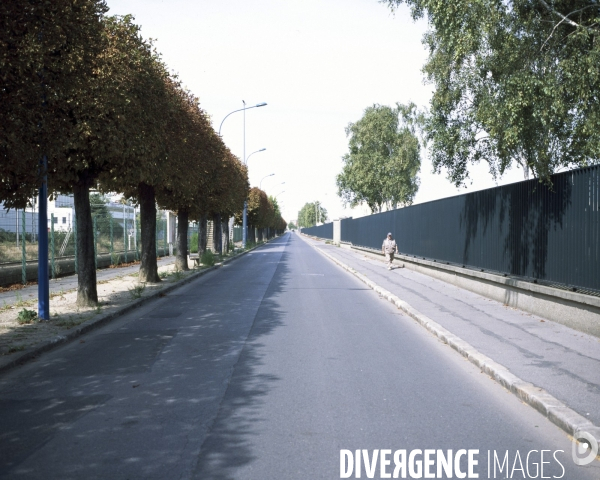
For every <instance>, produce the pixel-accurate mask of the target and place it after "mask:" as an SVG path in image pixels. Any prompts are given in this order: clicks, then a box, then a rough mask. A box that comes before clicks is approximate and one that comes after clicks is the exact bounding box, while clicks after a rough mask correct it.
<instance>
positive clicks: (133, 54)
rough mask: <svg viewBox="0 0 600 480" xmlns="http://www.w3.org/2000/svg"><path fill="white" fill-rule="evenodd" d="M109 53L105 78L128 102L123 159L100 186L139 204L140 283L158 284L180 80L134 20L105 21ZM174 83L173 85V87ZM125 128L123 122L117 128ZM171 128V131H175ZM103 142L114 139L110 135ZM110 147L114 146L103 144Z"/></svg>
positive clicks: (121, 137) (121, 113)
mask: <svg viewBox="0 0 600 480" xmlns="http://www.w3.org/2000/svg"><path fill="white" fill-rule="evenodd" d="M105 23H106V26H107V33H108V35H109V40H110V48H109V49H108V50H107V52H106V55H105V56H106V57H107V60H108V61H107V65H106V69H107V76H108V77H109V80H110V82H111V83H112V84H113V85H114V86H113V90H114V91H113V94H114V92H118V95H115V96H116V97H118V98H119V99H122V100H125V103H124V104H123V105H119V108H120V109H119V110H116V111H114V115H115V116H116V117H117V119H118V120H119V121H121V120H122V119H124V120H126V121H124V122H123V123H124V124H123V125H122V129H121V130H120V131H119V132H118V135H116V134H114V136H116V138H117V140H118V143H119V144H120V146H121V152H120V155H117V156H113V157H110V158H111V162H110V165H109V166H108V168H105V169H103V170H102V172H101V175H100V177H99V181H100V183H101V185H102V188H103V189H104V190H112V191H120V192H123V193H124V194H125V195H126V196H127V197H131V198H134V199H135V200H136V201H137V202H138V203H139V205H140V227H141V228H140V230H141V259H140V270H139V281H140V282H160V281H161V279H160V277H159V276H158V267H157V263H156V190H155V188H156V187H157V186H159V185H160V186H164V185H167V186H169V185H171V184H172V182H173V181H174V178H176V175H175V174H173V173H172V170H171V169H170V167H171V166H175V165H174V163H173V165H170V162H169V146H170V144H169V133H170V129H169V128H165V119H169V118H172V116H173V111H174V109H175V110H176V109H177V107H178V105H179V99H178V98H177V95H176V94H174V91H176V89H177V81H176V80H175V79H172V78H171V77H170V76H169V73H168V70H167V67H166V66H165V65H164V63H163V62H162V61H161V60H160V57H159V55H158V53H157V52H156V51H155V50H154V49H153V46H152V43H151V42H149V41H146V40H144V39H143V38H142V37H141V35H140V28H139V27H138V26H137V25H135V24H134V23H133V18H132V17H131V16H125V17H109V18H107V19H106V20H105ZM174 84H175V85H174ZM118 125H121V122H119V123H118ZM171 128H172V127H171ZM105 138H110V135H107V136H106V137H105ZM105 143H111V142H105Z"/></svg>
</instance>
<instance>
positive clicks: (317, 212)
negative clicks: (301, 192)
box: [298, 202, 327, 228]
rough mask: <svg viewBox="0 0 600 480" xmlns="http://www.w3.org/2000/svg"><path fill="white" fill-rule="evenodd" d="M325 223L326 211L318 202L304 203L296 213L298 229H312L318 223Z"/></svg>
mask: <svg viewBox="0 0 600 480" xmlns="http://www.w3.org/2000/svg"><path fill="white" fill-rule="evenodd" d="M326 221H327V210H326V209H325V208H323V207H322V206H321V203H320V202H312V203H305V204H304V206H303V207H302V208H301V209H300V211H299V212H298V227H301V228H308V227H313V226H315V225H316V224H317V222H318V223H325V222H326Z"/></svg>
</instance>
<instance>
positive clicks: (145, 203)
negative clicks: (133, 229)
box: [138, 183, 161, 283]
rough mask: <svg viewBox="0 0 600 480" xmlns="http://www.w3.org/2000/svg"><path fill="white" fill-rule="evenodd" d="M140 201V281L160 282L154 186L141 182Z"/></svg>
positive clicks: (139, 189)
mask: <svg viewBox="0 0 600 480" xmlns="http://www.w3.org/2000/svg"><path fill="white" fill-rule="evenodd" d="M138 197H139V201H140V223H141V230H142V258H141V262H140V275H139V281H140V282H141V283H145V282H153V283H157V282H160V281H161V280H160V277H159V276H158V266H157V264H156V199H155V195H154V187H151V186H150V185H146V184H145V183H140V184H139V185H138Z"/></svg>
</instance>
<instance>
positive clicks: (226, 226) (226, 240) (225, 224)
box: [221, 217, 229, 253]
mask: <svg viewBox="0 0 600 480" xmlns="http://www.w3.org/2000/svg"><path fill="white" fill-rule="evenodd" d="M221 230H222V232H223V241H222V243H221V244H222V245H223V251H224V252H225V253H229V218H227V217H225V219H224V220H223V222H222V223H221Z"/></svg>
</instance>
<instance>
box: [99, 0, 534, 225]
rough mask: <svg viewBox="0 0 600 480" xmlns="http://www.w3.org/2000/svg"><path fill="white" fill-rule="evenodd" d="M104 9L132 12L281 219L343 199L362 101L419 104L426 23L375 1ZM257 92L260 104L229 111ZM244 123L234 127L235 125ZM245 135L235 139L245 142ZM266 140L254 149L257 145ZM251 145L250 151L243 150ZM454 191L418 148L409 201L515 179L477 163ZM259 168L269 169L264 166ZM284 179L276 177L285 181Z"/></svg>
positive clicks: (173, 2)
mask: <svg viewBox="0 0 600 480" xmlns="http://www.w3.org/2000/svg"><path fill="white" fill-rule="evenodd" d="M107 4H108V6H109V8H110V11H109V12H108V14H109V15H125V14H132V15H133V16H134V17H135V22H136V23H137V24H138V25H140V26H141V28H142V35H143V36H144V37H145V38H152V39H155V45H156V47H157V49H158V51H159V52H161V54H162V57H163V60H164V62H165V63H166V64H167V66H168V67H169V69H170V70H172V71H173V72H175V73H176V74H178V75H179V77H180V79H181V80H182V82H183V84H184V85H185V86H186V87H187V88H189V89H190V90H191V91H192V92H193V93H194V94H195V95H196V96H197V97H199V99H200V105H201V107H202V108H203V109H204V110H205V111H206V112H207V113H208V114H209V115H210V117H211V119H212V122H213V127H214V128H215V130H217V131H218V130H219V127H220V126H221V122H223V123H222V127H221V135H222V137H223V140H224V141H225V143H226V145H227V146H228V147H229V149H230V150H231V151H232V152H233V153H234V154H235V155H237V156H238V157H239V158H240V159H243V158H244V155H245V157H246V159H247V160H248V167H249V177H250V184H251V186H260V187H261V188H262V189H263V190H265V191H266V192H267V194H269V195H274V196H277V201H278V203H279V204H280V206H281V210H282V214H283V217H284V218H285V219H286V220H287V221H290V220H293V219H296V218H297V215H298V211H299V210H300V209H301V208H302V206H303V205H304V204H305V203H306V202H314V201H319V202H321V204H322V205H323V206H324V207H325V208H326V209H327V211H328V213H329V218H330V219H334V218H339V217H341V216H354V217H357V216H359V215H360V213H359V212H358V211H352V210H350V209H349V208H344V206H343V204H342V202H341V199H340V198H339V197H338V196H337V189H336V186H335V177H336V175H337V174H338V173H340V172H341V170H342V166H343V163H342V156H343V155H344V154H345V153H347V151H348V138H347V137H346V132H345V128H346V126H347V125H348V124H349V123H350V122H356V121H358V120H359V119H360V118H361V116H362V114H363V112H364V110H365V109H366V108H367V107H369V106H371V105H373V104H380V105H389V106H393V105H395V104H396V102H400V103H408V102H410V101H412V102H414V103H416V104H417V106H419V107H420V108H426V107H427V106H428V105H429V100H430V98H431V92H432V86H431V85H427V84H425V83H424V76H423V73H422V71H421V70H422V67H423V65H424V63H425V61H426V60H427V51H426V49H425V47H424V46H423V44H422V42H421V40H422V37H423V34H424V33H425V31H426V28H427V24H426V22H425V21H423V20H421V21H418V22H414V21H413V20H412V18H411V17H410V13H409V11H408V9H406V8H400V9H399V10H397V11H396V13H395V14H394V13H392V12H391V11H390V9H389V8H388V7H387V6H386V5H384V4H382V3H379V2H378V1H377V0H227V1H223V0H166V1H165V0H107ZM243 101H245V102H246V106H247V107H249V106H252V105H257V104H259V103H262V102H266V103H267V105H266V106H264V107H259V108H253V109H247V110H246V112H245V129H244V112H237V113H233V114H232V115H230V116H229V117H227V119H226V120H225V121H223V119H224V118H225V117H226V116H227V115H228V114H229V113H230V112H232V111H234V110H238V109H241V108H243V106H244V104H243ZM244 133H245V135H244ZM244 138H245V141H244ZM263 148H265V149H266V150H265V151H261V152H258V150H261V149H263ZM253 152H256V153H253ZM470 173H471V177H472V183H471V184H470V185H468V186H467V188H466V189H465V188H461V189H457V188H456V187H454V186H453V185H452V184H451V183H450V182H449V181H448V180H447V179H446V177H445V175H444V174H443V173H442V174H433V173H432V166H431V162H430V161H429V158H428V155H427V152H426V151H423V152H422V165H421V171H420V173H419V177H420V181H421V186H420V188H419V191H418V193H417V195H416V197H415V203H422V202H426V201H430V200H436V199H438V198H443V197H448V196H452V195H456V194H460V193H465V192H469V191H474V190H480V189H483V188H490V187H494V186H496V185H502V184H505V183H511V182H514V181H520V180H522V179H523V173H522V171H520V170H519V169H517V168H515V169H513V170H511V171H509V172H508V173H506V174H505V176H504V177H503V178H502V179H500V180H499V181H498V182H497V183H496V182H494V180H493V179H492V177H491V175H490V173H489V172H488V168H487V165H486V164H480V165H477V166H474V167H472V168H471V169H470ZM270 174H274V175H272V176H269V175H270ZM284 182H285V183H284Z"/></svg>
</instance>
